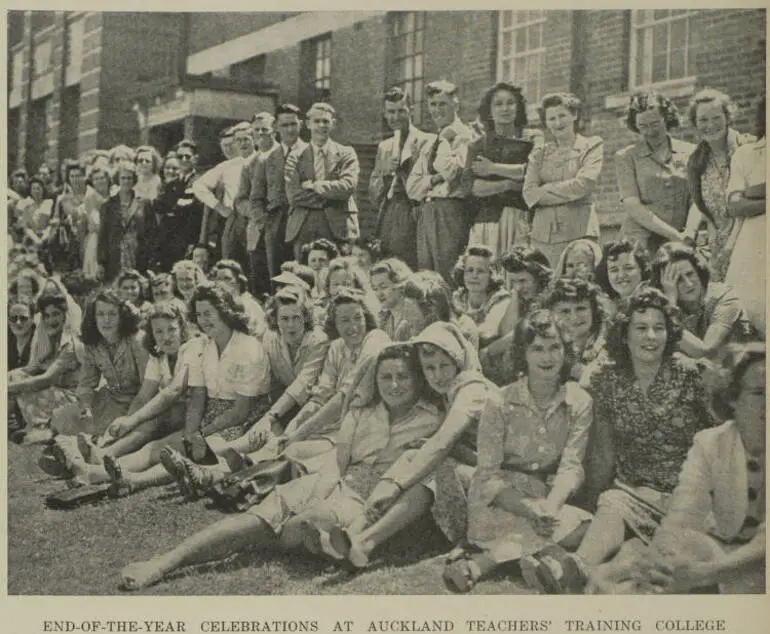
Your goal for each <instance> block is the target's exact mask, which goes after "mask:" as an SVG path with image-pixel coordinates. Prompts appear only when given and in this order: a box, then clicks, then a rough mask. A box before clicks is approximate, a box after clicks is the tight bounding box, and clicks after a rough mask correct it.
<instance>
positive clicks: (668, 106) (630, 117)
mask: <svg viewBox="0 0 770 634" xmlns="http://www.w3.org/2000/svg"><path fill="white" fill-rule="evenodd" d="M655 108H657V109H658V112H660V115H661V116H662V117H663V123H664V124H665V126H666V130H671V129H673V128H678V127H679V123H680V121H679V110H678V109H677V107H676V106H675V105H674V103H673V102H672V101H671V100H670V99H669V98H668V97H664V96H663V95H661V94H660V93H658V92H655V91H654V90H650V91H640V92H637V93H634V94H633V95H631V98H630V99H629V101H628V108H627V109H626V127H627V128H628V129H629V130H631V132H635V133H636V134H639V128H638V127H637V125H636V117H637V116H638V115H640V114H641V113H642V112H646V111H647V110H653V109H655Z"/></svg>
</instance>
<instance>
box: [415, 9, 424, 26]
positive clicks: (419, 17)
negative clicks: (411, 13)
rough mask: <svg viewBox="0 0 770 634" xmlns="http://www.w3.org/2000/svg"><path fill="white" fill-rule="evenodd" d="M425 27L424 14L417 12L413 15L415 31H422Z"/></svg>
mask: <svg viewBox="0 0 770 634" xmlns="http://www.w3.org/2000/svg"><path fill="white" fill-rule="evenodd" d="M424 26H425V13H424V12H422V11H418V12H417V14H416V15H415V20H414V28H415V29H422V28H423V27H424Z"/></svg>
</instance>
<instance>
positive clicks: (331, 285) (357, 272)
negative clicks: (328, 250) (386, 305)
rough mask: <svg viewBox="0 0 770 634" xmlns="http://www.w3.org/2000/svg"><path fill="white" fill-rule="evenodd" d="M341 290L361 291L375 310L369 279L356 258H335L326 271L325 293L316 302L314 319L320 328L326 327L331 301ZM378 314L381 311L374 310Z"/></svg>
mask: <svg viewBox="0 0 770 634" xmlns="http://www.w3.org/2000/svg"><path fill="white" fill-rule="evenodd" d="M341 288H352V289H355V290H358V291H361V292H362V293H363V294H364V295H365V296H366V297H367V301H368V302H369V303H370V305H371V306H372V308H373V309H374V304H375V303H376V301H375V298H374V296H373V295H372V289H371V287H370V286H369V278H367V276H366V273H364V271H362V270H361V269H360V268H358V264H357V263H356V260H355V258H352V257H346V256H343V257H338V258H334V259H333V260H332V261H331V262H329V267H328V268H327V269H326V274H325V277H324V281H323V289H322V290H323V293H322V294H321V295H320V296H319V297H318V298H317V299H316V300H315V306H314V309H313V317H314V319H315V323H316V326H319V327H320V328H325V327H326V326H325V324H326V315H327V309H328V307H329V301H330V300H331V298H332V297H333V296H334V295H335V294H336V293H337V291H338V290H339V289H341ZM378 312H379V309H377V310H374V314H375V315H377V313H378Z"/></svg>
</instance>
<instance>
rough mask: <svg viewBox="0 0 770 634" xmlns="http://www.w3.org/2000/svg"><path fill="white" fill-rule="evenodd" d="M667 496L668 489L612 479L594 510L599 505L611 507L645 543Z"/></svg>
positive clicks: (653, 530) (651, 532) (665, 507)
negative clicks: (630, 484) (628, 483)
mask: <svg viewBox="0 0 770 634" xmlns="http://www.w3.org/2000/svg"><path fill="white" fill-rule="evenodd" d="M670 499H671V494H670V493H661V492H660V491H656V490H655V489H651V488H649V487H632V486H629V485H627V484H623V483H622V482H619V481H618V480H615V482H614V483H613V484H612V488H611V489H609V490H607V491H605V492H604V493H602V494H601V495H600V496H599V502H598V508H597V513H598V512H600V511H601V510H602V509H608V510H611V511H612V512H613V513H615V514H616V515H618V516H620V517H622V518H623V522H624V523H625V524H626V526H627V527H628V528H629V530H631V532H632V533H633V534H634V535H636V537H638V538H639V539H641V540H642V542H644V543H645V544H649V543H650V541H652V537H653V535H654V534H655V531H657V530H658V527H659V526H660V522H661V520H662V519H663V516H664V515H665V514H666V511H667V510H668V504H669V501H670Z"/></svg>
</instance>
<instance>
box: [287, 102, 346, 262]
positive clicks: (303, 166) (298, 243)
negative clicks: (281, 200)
mask: <svg viewBox="0 0 770 634" xmlns="http://www.w3.org/2000/svg"><path fill="white" fill-rule="evenodd" d="M335 116H336V114H335V111H334V108H332V107H331V106H330V105H329V104H328V103H316V104H313V106H312V107H311V108H310V110H309V111H308V113H307V121H308V129H309V130H310V143H309V144H307V146H305V147H304V148H303V149H301V150H298V149H297V148H295V149H294V150H292V152H290V153H289V155H288V156H287V157H286V172H285V177H286V195H287V198H288V201H289V216H288V219H287V222H286V241H287V242H291V243H293V248H294V257H295V259H296V260H299V259H300V257H301V255H302V245H303V244H306V243H308V242H312V241H313V240H316V239H318V238H326V239H328V240H333V241H336V242H345V241H352V240H355V239H356V238H358V237H359V235H360V231H359V228H358V208H357V207H356V203H355V200H354V199H353V194H354V193H355V190H356V186H357V185H358V175H359V172H360V167H359V164H358V157H357V156H356V152H355V150H354V149H353V148H352V147H349V146H346V145H341V144H339V143H337V142H335V141H333V140H332V139H330V138H329V137H330V134H331V131H332V129H333V128H334V121H335Z"/></svg>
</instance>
